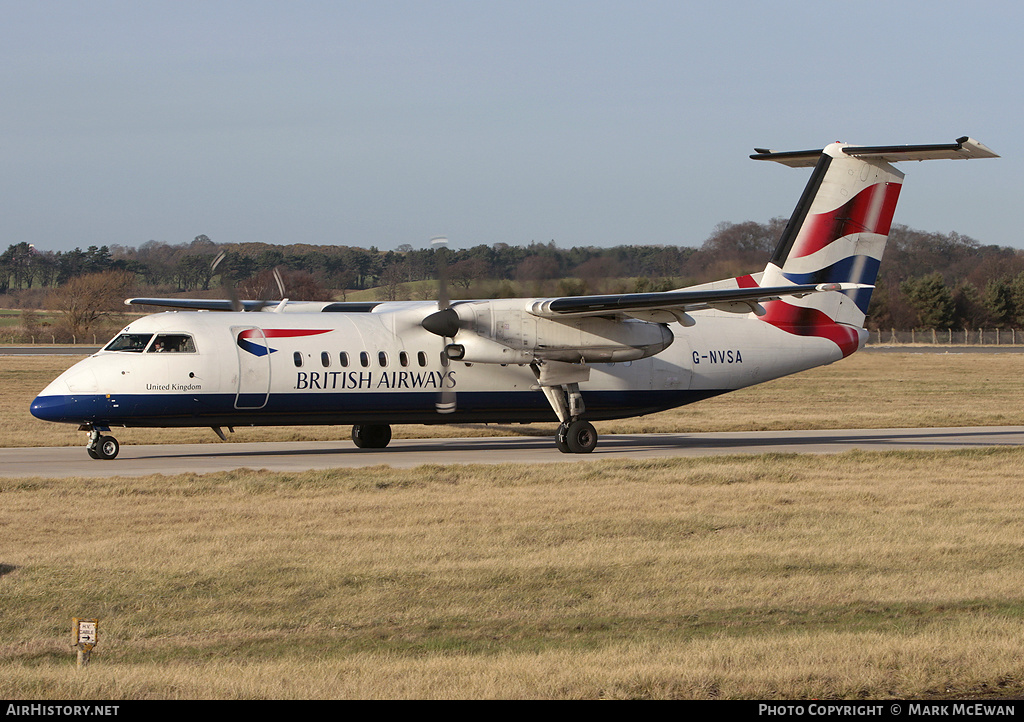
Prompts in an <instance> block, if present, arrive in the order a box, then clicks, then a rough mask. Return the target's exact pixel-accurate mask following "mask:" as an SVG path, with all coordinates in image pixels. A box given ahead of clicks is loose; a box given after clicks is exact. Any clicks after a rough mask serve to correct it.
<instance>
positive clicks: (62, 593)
mask: <svg viewBox="0 0 1024 722" xmlns="http://www.w3.org/2000/svg"><path fill="white" fill-rule="evenodd" d="M1022 476H1024V450H1018V449H994V450H983V451H969V452H936V453H865V452H852V453H847V454H841V455H835V456H826V457H815V458H814V462H813V464H809V463H808V462H807V460H806V458H805V457H801V456H799V455H768V456H762V457H719V458H715V459H672V460H664V461H635V462H632V461H615V462H585V463H577V464H564V465H555V466H552V465H545V466H544V467H543V468H539V467H528V466H521V465H512V464H509V465H501V466H442V465H429V466H423V467H419V468H417V469H411V470H395V469H390V468H382V467H377V468H370V469H363V470H340V469H339V470H331V471H316V472H306V473H301V474H275V473H270V472H252V471H244V470H243V471H238V472H231V473H220V474H210V475H203V476H197V475H189V476H181V477H154V478H150V479H123V478H121V479H119V478H111V479H106V480H74V479H72V480H60V481H48V480H42V479H34V480H16V479H9V480H0V503H2V508H3V523H2V524H0V596H2V598H3V608H4V612H3V615H2V616H0V638H2V639H3V640H4V644H3V646H0V696H3V697H7V698H30V697H40V698H51V699H53V698H89V699H101V698H119V699H125V698H144V697H150V698H169V697H176V698H261V697H270V698H309V697H325V698H326V697H343V698H346V697H347V698H352V697H358V698H408V697H414V698H459V697H465V698H484V697H490V698H637V697H640V698H798V697H799V698H808V697H817V698H836V697H838V698H857V697H868V698H881V697H910V696H929V695H938V696H947V695H959V694H968V693H972V694H985V693H993V692H995V693H1001V694H1020V693H1021V691H1022V690H1024V658H1022V656H1021V654H1020V639H1022V638H1024V599H1022V592H1021V589H1024V538H1022V536H1021V533H1020V529H1021V521H1022V519H1021V511H1020V510H1021V509H1022V508H1024V487H1022V486H1021V484H1020V483H1019V480H1020V479H1021V478H1022ZM73 616H96V617H99V618H100V619H101V639H100V644H99V646H98V648H97V653H96V655H95V657H94V661H93V664H92V666H91V667H90V668H89V669H88V670H86V672H85V673H82V672H79V671H78V670H76V669H75V668H74V662H73V654H72V651H71V650H70V648H69V647H68V642H69V640H68V636H69V628H70V627H69V625H70V619H71V617H73Z"/></svg>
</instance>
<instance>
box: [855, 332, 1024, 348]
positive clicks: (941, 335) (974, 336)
mask: <svg viewBox="0 0 1024 722" xmlns="http://www.w3.org/2000/svg"><path fill="white" fill-rule="evenodd" d="M912 344H913V345H921V344H924V345H929V346H931V345H935V346H1018V345H1021V344H1024V330H1021V329H1019V328H976V329H966V328H962V329H955V328H939V329H936V328H930V329H924V330H910V331H897V330H896V329H887V330H884V331H883V330H881V329H879V330H877V331H868V341H867V345H868V346H900V345H912Z"/></svg>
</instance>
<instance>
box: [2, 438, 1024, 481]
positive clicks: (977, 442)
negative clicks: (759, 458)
mask: <svg viewBox="0 0 1024 722" xmlns="http://www.w3.org/2000/svg"><path fill="white" fill-rule="evenodd" d="M1021 445H1024V427H1021V426H986V427H968V428H937V429H853V430H849V429H846V430H832V431H753V432H732V433H704V434H620V435H610V434H609V435H605V436H602V437H601V440H600V442H599V443H598V446H597V449H596V450H595V451H594V452H593V453H592V454H562V453H560V452H559V451H558V450H557V449H556V448H555V445H554V441H553V440H552V439H550V438H548V437H537V436H512V437H489V438H462V439H396V440H394V441H392V442H391V445H390V446H389V447H388V448H387V449H382V450H377V451H374V450H366V449H357V448H356V447H355V446H354V445H353V444H352V442H350V441H317V442H274V443H231V442H228V443H216V442H215V443H210V444H166V445H138V446H129V445H125V446H122V447H121V454H120V456H118V458H117V459H115V460H113V461H99V460H92V459H90V458H89V457H88V456H87V455H86V453H85V448H84V446H75V447H54V448H22V449H0V476H6V477H12V476H13V477H29V476H43V477H56V478H60V477H72V476H79V477H105V476H144V475H149V474H178V473H185V472H196V473H206V472H211V471H225V470H230V469H241V468H250V469H269V470H272V471H304V470H307V469H325V468H333V467H361V466H373V465H376V464H387V465H390V466H394V467H412V466H418V465H420V464H494V463H504V462H510V461H511V462H516V463H522V464H530V463H552V462H579V461H597V460H600V459H658V458H665V457H672V456H711V455H716V454H763V453H768V452H779V453H803V454H830V453H838V452H841V451H848V450H850V449H865V450H872V451H878V450H883V449H917V450H935V449H963V448H978V447H983V446H1021Z"/></svg>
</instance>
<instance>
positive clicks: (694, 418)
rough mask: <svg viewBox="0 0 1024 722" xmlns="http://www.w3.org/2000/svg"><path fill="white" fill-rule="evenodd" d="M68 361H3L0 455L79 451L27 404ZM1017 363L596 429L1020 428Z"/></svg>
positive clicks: (949, 368) (765, 396)
mask: <svg viewBox="0 0 1024 722" xmlns="http://www.w3.org/2000/svg"><path fill="white" fill-rule="evenodd" d="M74 360H75V359H68V358H66V357H45V356H36V357H15V356H6V357H5V356H0V389H2V393H3V401H4V402H3V404H0V446H63V445H79V444H83V443H84V435H83V434H80V433H78V432H76V431H75V427H73V426H69V425H63V424H52V423H47V422H42V421H38V420H37V419H34V418H32V417H31V416H30V415H29V413H28V406H29V403H30V402H31V400H32V398H33V397H34V396H35V395H36V394H37V393H38V392H39V391H41V390H42V388H43V387H44V386H45V385H46V384H47V383H49V381H50V380H51V379H53V378H54V377H55V376H57V375H58V374H59V373H60V372H61V371H63V370H64V369H65V368H67V367H68V366H70V365H71V363H72V362H73V361H74ZM1022 371H1024V354H1015V353H1008V354H955V353H951V354H914V353H901V354H881V353H870V352H861V353H859V354H854V355H853V356H851V357H850V358H848V359H845V360H843V361H840V362H838V363H836V364H833V365H831V366H826V367H823V368H819V369H813V370H811V371H807V372H804V373H801V374H797V375H795V376H790V377H787V378H783V379H778V380H776V381H772V382H769V383H766V384H761V385H760V386H755V387H753V388H750V389H743V390H741V391H737V392H734V393H731V394H726V395H724V396H721V397H718V398H714V399H709V400H707V401H702V402H700V403H697V404H693V405H691V406H686V407H683V408H680V409H675V410H672V411H666V412H663V413H660V414H652V415H650V416H645V417H641V418H636V419H624V420H621V421H611V422H603V423H600V424H598V431H599V432H600V433H602V434H613V433H647V432H695V431H742V430H784V429H815V428H822V429H824V428H886V427H917V426H926V427H927V426H975V425H979V426H985V425H1014V426H1016V425H1022V424H1024V384H1022V383H1020V378H1021V375H1022ZM236 431H237V433H236V434H235V435H234V436H232V437H230V438H231V439H232V440H233V441H270V440H273V441H301V440H332V439H343V438H348V435H349V428H348V427H347V426H346V427H337V426H313V427H276V428H242V427H239V428H237V429H236ZM394 433H395V437H396V438H421V437H424V438H429V437H437V436H473V435H478V436H479V435H488V436H490V435H501V434H539V435H545V436H547V435H553V434H554V425H553V424H552V425H544V424H535V425H529V426H519V425H517V426H509V427H504V426H495V425H490V426H484V425H471V426H467V425H462V426H396V427H395V429H394ZM116 435H117V437H118V439H119V440H120V441H121V442H122V443H123V444H154V443H196V442H210V443H216V442H217V441H218V439H217V437H216V436H215V435H214V434H213V432H212V431H210V430H209V429H207V428H201V429H124V430H121V429H119V430H117V434H116Z"/></svg>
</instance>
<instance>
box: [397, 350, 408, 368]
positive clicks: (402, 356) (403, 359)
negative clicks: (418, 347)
mask: <svg viewBox="0 0 1024 722" xmlns="http://www.w3.org/2000/svg"><path fill="white" fill-rule="evenodd" d="M398 363H400V364H402V366H408V365H409V354H407V353H406V352H405V351H402V352H400V353H399V354H398Z"/></svg>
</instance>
